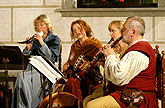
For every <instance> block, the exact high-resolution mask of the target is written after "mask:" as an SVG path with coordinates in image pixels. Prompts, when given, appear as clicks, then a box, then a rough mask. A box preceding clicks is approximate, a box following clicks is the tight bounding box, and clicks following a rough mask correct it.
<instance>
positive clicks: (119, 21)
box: [108, 20, 124, 31]
mask: <svg viewBox="0 0 165 108" xmlns="http://www.w3.org/2000/svg"><path fill="white" fill-rule="evenodd" d="M123 24H124V22H123V21H121V20H114V21H112V22H111V23H110V24H109V25H108V30H109V31H111V27H112V25H115V26H116V27H118V29H119V30H122V29H123Z"/></svg>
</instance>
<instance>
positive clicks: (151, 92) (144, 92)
mask: <svg viewBox="0 0 165 108" xmlns="http://www.w3.org/2000/svg"><path fill="white" fill-rule="evenodd" d="M154 93H155V92H154V91H143V94H144V95H150V94H154Z"/></svg>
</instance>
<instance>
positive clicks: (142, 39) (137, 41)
mask: <svg viewBox="0 0 165 108" xmlns="http://www.w3.org/2000/svg"><path fill="white" fill-rule="evenodd" d="M139 41H145V42H148V40H146V39H138V40H136V41H134V42H132V43H131V44H129V45H128V47H131V46H132V45H134V44H135V43H137V42H139Z"/></svg>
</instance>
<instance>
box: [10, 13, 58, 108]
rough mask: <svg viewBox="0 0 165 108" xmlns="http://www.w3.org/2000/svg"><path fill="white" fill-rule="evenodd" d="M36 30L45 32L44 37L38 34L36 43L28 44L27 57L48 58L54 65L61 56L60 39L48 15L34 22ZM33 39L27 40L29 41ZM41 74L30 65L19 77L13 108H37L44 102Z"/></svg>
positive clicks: (35, 39) (43, 15) (25, 52)
mask: <svg viewBox="0 0 165 108" xmlns="http://www.w3.org/2000/svg"><path fill="white" fill-rule="evenodd" d="M34 30H35V31H36V32H41V31H42V32H43V35H42V36H41V35H39V34H38V33H36V34H35V35H34V41H32V42H30V43H27V44H26V47H25V49H24V51H23V52H24V54H26V55H38V56H46V57H47V58H48V59H49V60H51V61H52V62H53V63H54V62H56V61H57V60H58V58H59V54H60V38H59V37H58V36H57V35H54V34H53V30H52V25H51V22H50V19H49V17H48V16H47V15H45V14H41V15H39V16H38V17H37V18H36V19H35V20H34ZM30 38H32V37H28V38H26V40H29V39H30ZM41 91H42V90H41V79H40V74H39V73H38V72H37V71H36V70H35V69H34V68H33V67H32V66H31V65H28V66H27V68H26V70H25V71H24V78H23V75H22V72H21V73H20V74H19V75H18V77H17V80H16V83H15V87H14V95H13V102H12V108H37V107H38V105H39V104H40V102H41V100H42V96H41Z"/></svg>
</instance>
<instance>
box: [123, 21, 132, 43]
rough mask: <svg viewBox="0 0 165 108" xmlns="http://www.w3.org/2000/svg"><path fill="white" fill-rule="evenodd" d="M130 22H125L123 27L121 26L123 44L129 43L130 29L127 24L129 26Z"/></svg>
mask: <svg viewBox="0 0 165 108" xmlns="http://www.w3.org/2000/svg"><path fill="white" fill-rule="evenodd" d="M129 22H130V20H127V21H126V22H125V23H124V25H123V29H122V35H123V39H122V41H123V43H126V44H130V43H131V29H130V28H129V26H128V24H129Z"/></svg>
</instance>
